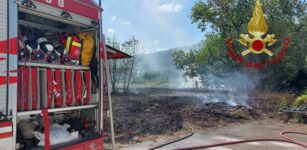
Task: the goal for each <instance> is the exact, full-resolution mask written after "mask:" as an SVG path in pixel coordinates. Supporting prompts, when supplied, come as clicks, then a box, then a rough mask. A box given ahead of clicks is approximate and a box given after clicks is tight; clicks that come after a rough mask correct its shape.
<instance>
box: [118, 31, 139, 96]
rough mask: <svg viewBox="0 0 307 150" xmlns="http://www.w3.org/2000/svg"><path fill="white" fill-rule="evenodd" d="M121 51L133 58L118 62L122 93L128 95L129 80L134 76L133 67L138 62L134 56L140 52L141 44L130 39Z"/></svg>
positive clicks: (133, 38) (134, 39)
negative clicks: (120, 71) (120, 72)
mask: <svg viewBox="0 0 307 150" xmlns="http://www.w3.org/2000/svg"><path fill="white" fill-rule="evenodd" d="M122 50H123V51H124V52H126V53H128V54H130V55H131V56H133V57H131V58H129V59H124V60H121V61H120V68H121V70H122V81H123V92H124V93H128V92H129V87H130V83H131V79H132V77H133V76H134V74H135V66H136V64H137V63H138V61H139V59H138V58H137V56H136V54H137V53H138V52H140V50H141V43H140V41H139V40H137V39H136V38H135V37H132V38H130V39H129V40H127V41H126V42H124V43H123V44H122Z"/></svg>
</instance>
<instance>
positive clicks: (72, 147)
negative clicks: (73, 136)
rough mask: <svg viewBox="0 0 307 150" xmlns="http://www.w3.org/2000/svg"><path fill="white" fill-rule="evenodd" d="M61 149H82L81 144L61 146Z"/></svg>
mask: <svg viewBox="0 0 307 150" xmlns="http://www.w3.org/2000/svg"><path fill="white" fill-rule="evenodd" d="M61 150H84V146H83V144H78V145H73V146H69V147H65V148H62V149H61Z"/></svg>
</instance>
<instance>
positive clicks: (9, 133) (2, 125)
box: [0, 121, 13, 139]
mask: <svg viewBox="0 0 307 150" xmlns="http://www.w3.org/2000/svg"><path fill="white" fill-rule="evenodd" d="M12 126H13V123H12V122H9V121H4V122H0V128H6V127H11V129H8V130H7V131H5V132H3V133H0V139H4V138H8V137H12V136H13V127H12Z"/></svg>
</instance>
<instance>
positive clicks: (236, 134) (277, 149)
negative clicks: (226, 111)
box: [122, 119, 307, 150]
mask: <svg viewBox="0 0 307 150" xmlns="http://www.w3.org/2000/svg"><path fill="white" fill-rule="evenodd" d="M283 131H300V132H306V131H307V125H301V124H296V123H288V124H284V123H281V122H280V121H276V120H270V119H266V120H264V121H253V122H249V123H245V124H242V125H237V126H232V127H225V128H219V129H216V130H213V131H210V132H208V131H206V132H205V131H202V130H199V129H197V130H196V133H195V135H194V136H192V137H190V138H188V139H186V140H183V141H181V142H178V143H174V144H172V145H169V146H166V147H163V148H160V149H161V150H169V149H175V148H184V147H189V146H201V145H207V144H215V143H222V142H230V141H237V140H246V139H254V138H280V136H279V134H280V132H283ZM291 137H293V138H296V139H298V140H301V141H304V142H307V138H306V137H302V136H294V135H292V136H291ZM166 138H168V139H169V137H166ZM166 138H165V139H166ZM165 139H163V138H161V139H158V140H157V141H156V142H152V141H146V142H142V143H139V144H135V145H132V146H129V147H126V148H123V149H122V150H132V149H133V150H144V149H146V148H148V147H152V146H154V145H158V144H159V143H163V142H165V141H166V140H165ZM247 149H248V150H289V149H291V150H303V149H305V148H302V147H300V146H297V145H292V144H288V143H280V142H254V143H247V144H240V145H232V146H223V147H217V148H211V149H210V150H247Z"/></svg>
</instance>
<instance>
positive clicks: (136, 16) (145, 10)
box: [102, 0, 204, 53]
mask: <svg viewBox="0 0 307 150" xmlns="http://www.w3.org/2000/svg"><path fill="white" fill-rule="evenodd" d="M195 1H196V0H102V7H103V9H104V12H103V30H104V33H105V34H106V35H107V36H109V37H115V38H116V39H117V40H118V41H120V42H124V41H126V40H127V39H129V38H130V37H132V36H135V37H136V38H137V39H138V40H140V41H141V43H142V45H143V46H144V47H145V52H146V53H152V52H157V51H161V50H167V49H170V48H176V47H181V46H188V45H192V44H196V43H198V42H199V41H201V40H202V39H203V38H204V33H202V32H201V31H200V30H198V29H197V26H196V24H191V20H190V18H189V15H190V13H191V8H192V6H193V4H194V2H195Z"/></svg>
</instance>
